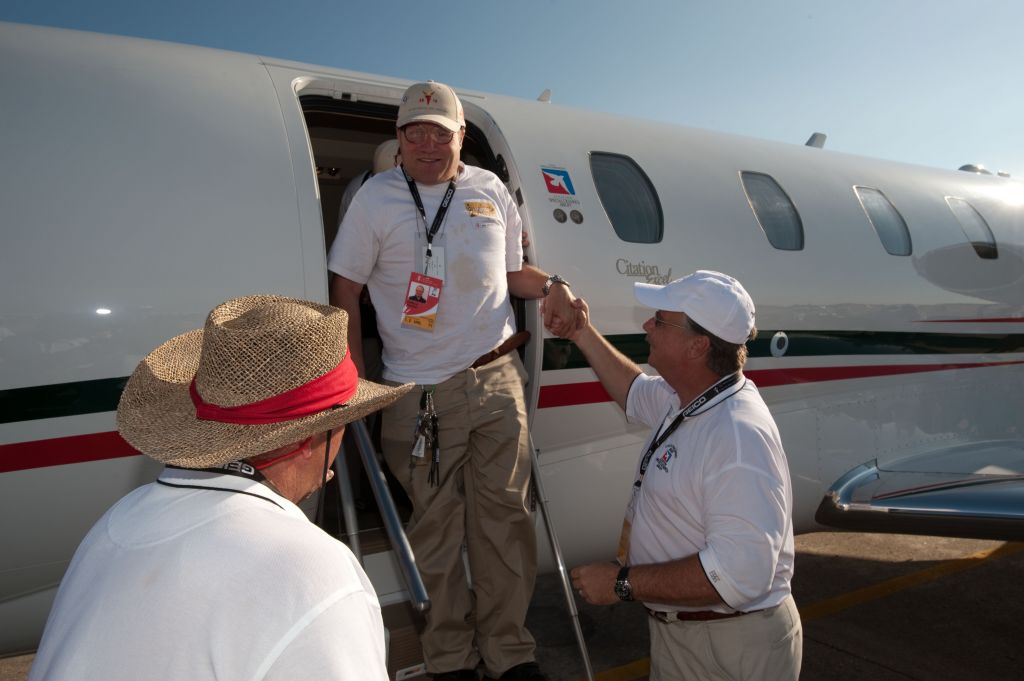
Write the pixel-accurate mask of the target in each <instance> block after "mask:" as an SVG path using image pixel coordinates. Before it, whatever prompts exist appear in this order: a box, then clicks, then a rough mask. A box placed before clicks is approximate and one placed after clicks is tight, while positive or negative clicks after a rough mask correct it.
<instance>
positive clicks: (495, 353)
mask: <svg viewBox="0 0 1024 681" xmlns="http://www.w3.org/2000/svg"><path fill="white" fill-rule="evenodd" d="M528 340H530V332H529V331H520V332H519V333H514V334H512V335H511V336H509V337H508V338H507V339H506V340H505V342H504V343H502V344H501V345H499V346H498V347H496V348H494V349H493V350H491V351H490V352H485V353H484V354H482V355H480V356H479V357H477V359H476V361H475V362H473V364H472V365H470V369H479V368H480V367H482V366H483V365H485V364H490V363H491V362H493V361H494V360H496V359H498V358H499V357H501V356H502V355H507V354H508V353H510V352H512V351H513V350H515V349H516V348H518V347H519V346H520V345H522V344H524V343H525V342H526V341H528Z"/></svg>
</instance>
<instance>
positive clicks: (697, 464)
mask: <svg viewBox="0 0 1024 681" xmlns="http://www.w3.org/2000/svg"><path fill="white" fill-rule="evenodd" d="M681 406H682V407H685V406H686V405H680V404H679V398H678V397H677V395H676V393H675V392H674V391H673V390H672V388H671V387H670V386H669V385H668V383H666V382H665V380H664V379H662V378H661V377H657V376H647V375H643V374H642V375H640V376H638V377H637V379H636V380H635V381H633V385H632V386H631V387H630V390H629V395H628V396H627V398H626V415H627V416H628V417H629V418H630V419H633V420H636V421H640V422H642V423H645V424H647V425H648V426H650V427H651V428H652V429H653V430H652V433H651V438H650V439H649V440H648V442H647V443H646V444H645V445H644V449H643V450H642V451H646V450H647V447H648V446H649V445H650V442H651V440H652V439H653V437H654V434H655V432H656V431H657V430H658V428H659V427H667V425H668V424H669V423H671V421H672V419H673V418H674V417H675V416H676V415H677V414H678V413H679V411H680V410H681ZM639 471H640V465H639V464H638V465H637V475H638V476H639ZM792 507H793V493H792V485H791V483H790V478H789V468H788V465H787V462H786V455H785V453H784V452H783V449H782V440H781V438H780V437H779V432H778V428H777V427H776V425H775V421H774V419H772V416H771V413H769V411H768V407H767V405H765V403H764V400H763V399H761V395H760V393H758V391H757V388H756V387H755V386H754V384H753V383H752V382H751V381H750V380H749V379H746V378H742V377H741V379H740V382H739V383H738V384H737V385H735V386H732V387H730V388H728V389H726V390H725V391H724V392H723V393H721V394H720V395H718V396H716V397H715V398H714V399H712V400H710V401H709V402H708V403H707V404H706V405H704V406H702V407H701V408H700V409H698V410H697V412H695V413H694V414H693V415H691V416H690V417H688V418H687V419H686V420H685V421H683V423H682V424H681V425H680V426H679V427H678V428H676V430H675V432H674V433H673V434H672V435H671V436H670V437H669V438H668V439H667V440H666V441H665V442H664V443H662V445H661V447H659V448H658V449H657V451H655V452H654V455H653V456H652V457H651V460H650V464H649V465H648V467H647V471H646V474H645V475H644V477H643V483H642V485H641V488H640V492H639V495H638V498H637V500H636V509H635V515H634V518H633V527H632V532H631V535H630V544H629V564H631V565H643V564H648V563H662V562H666V561H671V560H677V559H680V558H685V557H687V556H690V555H693V554H695V553H696V554H699V556H700V562H701V564H702V565H703V567H704V572H705V573H706V574H707V576H708V578H709V579H710V580H711V583H712V584H713V585H714V587H715V589H716V590H717V591H718V593H719V595H721V597H722V600H723V601H725V603H726V604H728V607H722V606H719V607H715V608H712V609H714V610H718V611H720V612H733V611H749V610H760V609H763V608H768V607H772V606H775V605H778V604H779V603H781V602H782V601H783V599H785V597H786V596H788V595H789V593H790V581H791V579H792V576H793V559H794V547H793V522H792ZM645 605H646V606H647V607H649V608H651V609H653V610H662V611H671V610H687V609H690V610H703V609H706V608H680V607H679V606H677V605H665V604H659V603H645Z"/></svg>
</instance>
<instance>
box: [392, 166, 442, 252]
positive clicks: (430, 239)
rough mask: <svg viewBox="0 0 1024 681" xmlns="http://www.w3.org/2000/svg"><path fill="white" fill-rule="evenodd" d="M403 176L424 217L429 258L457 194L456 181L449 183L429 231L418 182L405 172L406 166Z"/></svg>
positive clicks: (403, 169) (403, 167) (403, 168)
mask: <svg viewBox="0 0 1024 681" xmlns="http://www.w3.org/2000/svg"><path fill="white" fill-rule="evenodd" d="M402 174H403V175H404V176H405V181H406V183H407V184H408V185H409V193H410V194H412V200H413V201H414V202H415V203H416V208H417V210H419V212H420V216H422V217H423V228H424V230H426V232H427V257H428V258H429V257H431V256H432V255H433V253H431V250H430V247H431V246H432V245H433V243H434V236H435V235H436V234H437V230H439V229H441V223H443V222H444V216H445V215H446V214H447V213H448V206H449V204H451V202H452V196H453V195H454V194H455V180H454V179H452V180H449V181H448V190H447V191H445V193H444V198H442V199H441V205H440V206H438V207H437V214H436V215H435V216H434V222H433V223H432V224H431V225H430V229H429V230H427V229H426V228H427V211H426V209H424V208H423V199H421V198H420V190H419V189H417V188H416V181H415V180H414V179H412V178H411V177H409V173H407V172H405V166H402Z"/></svg>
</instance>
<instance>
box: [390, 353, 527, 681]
mask: <svg viewBox="0 0 1024 681" xmlns="http://www.w3.org/2000/svg"><path fill="white" fill-rule="evenodd" d="M525 379H526V371H525V369H524V368H523V365H522V362H521V361H520V360H519V355H518V354H517V353H515V352H511V353H509V354H507V355H505V356H503V357H500V358H498V359H497V360H495V361H494V362H491V363H490V364H487V365H485V366H483V367H480V368H479V369H466V370H465V371H462V372H460V373H459V374H457V375H455V376H453V377H452V378H450V379H448V380H447V381H445V382H444V383H442V384H440V385H438V386H437V387H436V388H435V390H434V407H435V410H436V412H437V416H438V428H439V436H438V439H439V440H440V449H441V454H440V459H441V463H440V483H439V484H438V485H437V486H436V487H435V486H431V485H430V484H429V483H428V482H427V474H428V471H429V470H430V454H429V452H428V453H427V456H425V457H423V458H414V457H412V456H411V451H412V446H413V429H414V428H415V424H416V415H417V414H418V413H419V403H420V395H421V390H419V389H416V388H414V389H413V391H412V392H410V393H409V394H408V395H406V396H405V397H403V398H402V399H400V400H399V401H397V402H395V403H394V404H392V405H391V406H390V407H388V408H387V409H385V411H384V424H383V435H382V444H383V448H384V457H385V459H386V460H387V463H388V466H389V467H390V468H391V471H392V473H394V475H395V477H396V478H398V480H399V481H400V482H401V483H402V486H403V487H404V488H405V491H406V493H407V494H408V495H409V498H410V499H411V500H412V503H413V514H412V521H411V523H410V527H409V543H410V544H411V545H412V550H413V552H414V554H415V555H416V562H417V565H418V566H419V569H420V572H421V574H422V575H423V581H424V584H425V585H426V587H427V592H428V593H429V595H430V601H431V606H430V610H429V611H428V612H427V615H426V628H425V629H424V632H423V636H422V639H421V641H422V644H423V656H424V660H425V662H426V666H427V671H428V672H432V673H437V672H447V671H455V670H458V669H473V668H475V667H476V666H477V664H478V663H479V661H480V660H481V659H483V662H484V664H485V666H486V669H487V673H488V674H491V675H493V676H499V675H500V674H501V673H502V672H504V671H505V670H507V669H508V668H510V667H512V666H514V665H517V664H520V663H522V662H529V661H531V660H533V659H534V657H533V650H534V641H533V637H532V636H531V635H530V632H528V631H527V630H526V627H525V626H524V622H525V620H526V610H527V608H528V607H529V604H530V597H531V595H532V594H533V584H534V578H535V576H536V563H537V548H536V539H535V537H534V528H533V519H532V518H531V516H530V511H529V508H528V505H527V499H526V496H527V488H528V486H529V481H530V453H529V441H528V439H527V431H526V404H525V400H524V398H523V384H524V382H525ZM464 542H465V544H466V547H467V555H468V558H469V569H470V574H471V577H472V583H473V589H472V591H470V589H469V579H468V576H467V574H466V571H465V568H464V563H463V559H462V545H463V543H464Z"/></svg>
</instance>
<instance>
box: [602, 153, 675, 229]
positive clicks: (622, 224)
mask: <svg viewBox="0 0 1024 681" xmlns="http://www.w3.org/2000/svg"><path fill="white" fill-rule="evenodd" d="M590 172H591V173H593V175H594V185H595V186H596V187H597V195H598V196H600V197H601V205H603V206H604V212H605V213H607V214H608V220H609V221H610V222H611V223H612V227H613V228H615V233H616V234H617V235H618V236H619V238H620V239H622V240H623V241H628V242H630V243H635V244H656V243H658V242H660V241H661V237H662V235H663V234H664V232H665V216H664V213H663V212H662V210H661V201H659V200H658V192H657V191H655V189H654V185H653V184H651V181H650V179H649V178H648V177H647V174H646V173H645V172H644V171H643V170H641V169H640V166H638V165H637V164H636V161H634V160H633V159H631V158H629V157H628V156H623V155H621V154H609V153H606V152H601V151H593V152H591V153H590Z"/></svg>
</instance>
